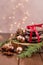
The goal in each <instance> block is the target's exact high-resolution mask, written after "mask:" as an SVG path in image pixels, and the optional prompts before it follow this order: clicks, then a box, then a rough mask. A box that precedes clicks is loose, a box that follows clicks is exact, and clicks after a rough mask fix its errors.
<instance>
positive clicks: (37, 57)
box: [19, 54, 43, 65]
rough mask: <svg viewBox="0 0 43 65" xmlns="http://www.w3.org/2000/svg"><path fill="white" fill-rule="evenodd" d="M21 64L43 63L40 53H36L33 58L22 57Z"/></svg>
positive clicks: (37, 64) (41, 64) (35, 64)
mask: <svg viewBox="0 0 43 65" xmlns="http://www.w3.org/2000/svg"><path fill="white" fill-rule="evenodd" d="M19 65H43V62H42V60H41V57H40V55H39V54H36V55H34V56H33V57H31V58H24V59H20V64H19Z"/></svg>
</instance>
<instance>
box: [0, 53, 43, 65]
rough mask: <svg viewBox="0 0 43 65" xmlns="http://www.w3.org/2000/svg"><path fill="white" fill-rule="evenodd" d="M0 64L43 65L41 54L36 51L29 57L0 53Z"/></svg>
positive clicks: (42, 55)
mask: <svg viewBox="0 0 43 65" xmlns="http://www.w3.org/2000/svg"><path fill="white" fill-rule="evenodd" d="M0 65H43V54H42V53H40V54H39V53H38V54H35V55H33V56H32V57H31V58H24V59H19V58H18V57H17V55H14V56H12V57H7V56H4V55H2V54H0Z"/></svg>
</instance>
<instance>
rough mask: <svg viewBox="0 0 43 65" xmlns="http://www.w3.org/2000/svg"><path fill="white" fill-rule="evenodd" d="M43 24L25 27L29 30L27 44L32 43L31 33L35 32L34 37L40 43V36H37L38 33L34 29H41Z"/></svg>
mask: <svg viewBox="0 0 43 65" xmlns="http://www.w3.org/2000/svg"><path fill="white" fill-rule="evenodd" d="M42 25H43V24H37V25H30V26H27V29H30V38H29V42H32V34H33V32H35V34H36V37H37V39H38V42H40V36H39V33H38V31H37V30H36V27H42Z"/></svg>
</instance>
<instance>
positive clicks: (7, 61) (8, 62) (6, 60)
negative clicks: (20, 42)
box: [0, 54, 18, 65]
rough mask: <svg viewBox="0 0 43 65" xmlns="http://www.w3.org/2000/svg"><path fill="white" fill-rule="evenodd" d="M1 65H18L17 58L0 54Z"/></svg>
mask: <svg viewBox="0 0 43 65" xmlns="http://www.w3.org/2000/svg"><path fill="white" fill-rule="evenodd" d="M0 65H18V60H17V56H16V55H14V56H12V57H7V56H4V55H2V54H0Z"/></svg>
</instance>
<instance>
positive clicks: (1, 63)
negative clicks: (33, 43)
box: [0, 33, 43, 65]
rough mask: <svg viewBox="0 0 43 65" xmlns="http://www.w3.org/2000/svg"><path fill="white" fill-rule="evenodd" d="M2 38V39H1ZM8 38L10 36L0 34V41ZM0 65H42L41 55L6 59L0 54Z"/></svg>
mask: <svg viewBox="0 0 43 65" xmlns="http://www.w3.org/2000/svg"><path fill="white" fill-rule="evenodd" d="M1 36H2V37H1ZM9 37H10V34H4V33H3V34H2V33H1V34H0V41H4V40H6V39H8V38H9ZM0 65H43V53H37V54H34V55H33V56H32V57H31V58H24V59H20V58H18V57H17V55H14V56H12V57H7V56H5V55H2V54H1V53H0Z"/></svg>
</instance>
